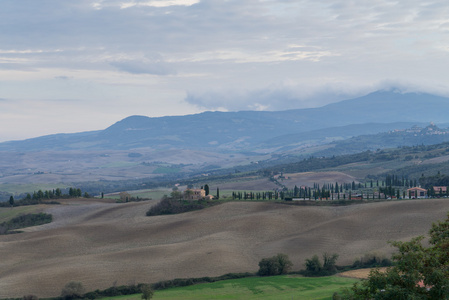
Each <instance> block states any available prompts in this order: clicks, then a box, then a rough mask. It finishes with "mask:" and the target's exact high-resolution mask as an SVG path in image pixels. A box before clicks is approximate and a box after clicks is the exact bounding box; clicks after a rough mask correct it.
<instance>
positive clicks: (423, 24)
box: [0, 0, 449, 127]
mask: <svg viewBox="0 0 449 300" xmlns="http://www.w3.org/2000/svg"><path fill="white" fill-rule="evenodd" d="M132 3H133V5H131V4H132ZM152 3H153V4H152ZM154 3H156V2H151V1H149V0H133V1H131V0H130V1H127V0H108V1H102V0H97V1H92V0H78V1H60V0H41V1H35V0H22V1H20V2H19V1H16V0H3V1H2V3H1V9H0V28H2V30H0V82H1V83H2V90H1V92H2V95H0V96H1V97H4V98H8V99H16V98H17V99H19V98H20V99H34V100H36V101H39V99H48V98H52V99H53V98H54V99H72V98H76V99H78V98H82V99H90V100H91V101H88V102H89V105H86V106H85V107H80V109H83V110H84V111H95V110H92V109H91V107H92V106H95V105H96V104H98V107H101V106H102V105H104V103H105V102H107V101H112V100H110V99H111V98H113V99H114V100H113V101H115V102H114V103H115V104H116V105H115V106H111V109H114V108H115V109H117V111H118V112H120V113H121V111H122V110H123V106H121V105H120V103H125V102H126V101H129V99H130V98H131V97H132V98H133V99H135V100H134V101H135V102H134V105H135V106H136V108H137V107H138V110H139V111H136V112H135V113H138V114H142V111H148V112H149V113H148V114H151V113H154V111H155V109H154V107H159V106H162V105H163V103H165V102H164V101H167V103H168V102H169V100H168V99H169V98H170V99H171V97H177V98H176V99H172V100H170V101H172V102H170V106H171V110H170V112H172V113H173V114H182V113H183V112H185V111H186V110H188V108H187V106H188V105H190V107H193V108H192V111H194V110H198V109H199V108H201V109H218V108H219V109H225V110H243V109H273V110H280V109H287V108H297V107H312V106H318V105H323V104H327V103H329V102H332V101H337V100H339V99H342V98H344V97H352V96H357V95H360V94H361V93H364V92H370V91H373V90H375V89H378V88H383V87H385V86H392V85H400V86H401V87H402V88H403V89H415V90H416V89H421V90H424V91H434V92H437V93H439V94H449V86H448V84H447V82H448V77H447V76H448V75H447V67H446V66H447V65H449V56H448V55H447V54H448V52H449V40H448V39H447V34H448V30H449V25H448V24H449V22H448V21H447V15H449V3H447V2H445V1H418V0H399V1H389V0H378V1H358V2H354V1H347V0H326V1H315V0H304V1H296V0H264V1H261V0H260V1H259V0H229V1H222V0H202V1H199V2H197V3H196V2H195V1H190V0H189V2H188V3H187V2H186V3H185V5H182V0H176V1H170V3H171V4H174V5H168V6H167V5H166V6H161V5H160V3H156V5H155V4H154ZM166 3H169V2H165V4H166ZM155 53H156V54H155ZM61 74H63V76H61ZM148 74H150V75H153V76H147V75H148ZM167 75H170V76H167ZM54 79H61V80H54ZM62 79H70V80H62ZM24 86H26V87H27V88H26V89H24ZM148 94H151V99H149V98H148V96H147V95H148ZM186 94H187V97H186V96H185V95H186ZM92 99H96V100H92ZM161 99H163V101H162V100H161ZM173 103H176V105H173ZM181 104H182V105H181ZM128 107H129V106H128ZM181 107H182V108H181ZM4 109H7V108H4ZM36 109H39V106H36ZM97 111H98V110H97ZM162 111H163V110H161V113H162ZM164 111H165V110H164ZM130 113H134V112H132V111H130ZM118 114H119V113H118ZM154 114H155V113H154ZM91 117H93V116H91ZM25 119H26V118H25ZM95 119H96V120H101V118H95ZM1 126H2V124H1V123H0V127H1ZM100 127H101V126H100Z"/></svg>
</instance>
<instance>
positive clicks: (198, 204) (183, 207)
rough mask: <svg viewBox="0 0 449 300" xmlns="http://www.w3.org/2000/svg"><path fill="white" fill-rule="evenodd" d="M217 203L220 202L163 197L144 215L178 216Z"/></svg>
mask: <svg viewBox="0 0 449 300" xmlns="http://www.w3.org/2000/svg"><path fill="white" fill-rule="evenodd" d="M219 203H220V202H217V201H209V200H175V199H172V198H168V197H164V198H162V200H161V201H160V202H159V203H158V204H156V205H154V206H153V207H151V208H150V209H149V210H148V211H147V213H146V215H147V216H158V215H172V214H180V213H184V212H189V211H194V210H200V209H203V208H206V207H210V206H213V205H216V204H219Z"/></svg>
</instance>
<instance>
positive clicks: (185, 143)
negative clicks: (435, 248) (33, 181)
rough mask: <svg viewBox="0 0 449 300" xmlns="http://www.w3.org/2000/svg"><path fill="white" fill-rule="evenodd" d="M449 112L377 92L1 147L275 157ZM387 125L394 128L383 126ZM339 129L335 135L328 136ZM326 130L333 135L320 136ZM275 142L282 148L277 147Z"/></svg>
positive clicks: (133, 122) (127, 123)
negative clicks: (306, 142)
mask: <svg viewBox="0 0 449 300" xmlns="http://www.w3.org/2000/svg"><path fill="white" fill-rule="evenodd" d="M448 110H449V99H448V98H444V97H439V96H434V95H429V94H418V93H407V94H401V93H397V92H391V91H390V92H375V93H372V94H369V95H366V96H363V97H360V98H356V99H351V100H345V101H341V102H338V103H333V104H329V105H326V106H323V107H319V108H311V109H296V110H286V111H274V112H269V111H240V112H204V113H200V114H194V115H186V116H171V117H159V118H149V117H145V116H131V117H128V118H125V119H123V120H121V121H119V122H117V123H115V124H113V125H112V126H110V127H108V128H106V129H105V130H100V131H92V132H82V133H75V134H55V135H49V136H43V137H38V138H33V139H28V140H23V141H10V142H3V143H0V151H42V150H104V149H115V150H129V149H136V148H153V149H203V150H213V151H216V150H218V151H220V150H228V151H239V150H245V151H248V150H254V149H258V150H259V151H263V150H264V148H267V149H268V151H272V150H274V149H282V148H283V147H286V146H288V147H287V148H292V147H290V146H289V142H287V145H283V144H282V138H281V137H287V138H288V135H297V137H296V139H298V140H301V139H312V140H317V139H318V140H319V141H318V143H322V142H323V140H324V141H325V142H331V141H332V140H338V139H345V138H348V137H353V136H355V135H362V134H373V133H378V132H382V131H385V129H388V130H392V129H395V128H397V129H405V128H409V127H410V126H412V125H415V124H419V123H427V124H428V123H429V122H435V123H445V122H448V121H449V118H448V117H447V116H446V111H448ZM370 123H371V124H372V125H370ZM388 123H390V124H391V126H384V124H388ZM401 123H403V124H401ZM354 124H357V125H354ZM363 124H366V125H363ZM375 124H378V125H375ZM350 125H354V126H350ZM420 125H422V124H420ZM394 126H398V127H394ZM338 127H340V128H339V129H338V130H339V132H338V133H337V134H336V133H331V134H329V133H330V132H332V131H335V128H338ZM376 127H377V129H376ZM325 128H329V129H327V130H324V131H321V132H320V131H319V130H322V129H325ZM363 128H364V129H363ZM362 129H363V130H362ZM373 129H374V130H373ZM307 132H308V133H307ZM292 138H295V137H294V136H293V137H292ZM326 138H330V139H327V140H326ZM273 141H277V143H278V144H276V143H275V144H273ZM290 142H291V141H290ZM273 146H274V148H273Z"/></svg>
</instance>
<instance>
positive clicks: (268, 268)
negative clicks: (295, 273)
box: [257, 253, 293, 276]
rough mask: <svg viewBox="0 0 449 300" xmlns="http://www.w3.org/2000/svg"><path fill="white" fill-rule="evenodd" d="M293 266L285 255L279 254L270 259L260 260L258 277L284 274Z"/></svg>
mask: <svg viewBox="0 0 449 300" xmlns="http://www.w3.org/2000/svg"><path fill="white" fill-rule="evenodd" d="M292 266H293V264H292V262H291V261H290V259H289V258H288V256H287V255H286V254H283V253H279V254H277V255H276V256H273V257H270V258H262V260H261V261H260V262H259V271H258V272H257V274H258V275H259V276H273V275H280V274H286V273H288V272H289V271H290V269H291V267H292Z"/></svg>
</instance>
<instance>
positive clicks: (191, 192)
mask: <svg viewBox="0 0 449 300" xmlns="http://www.w3.org/2000/svg"><path fill="white" fill-rule="evenodd" d="M205 197H206V191H205V190H203V189H187V190H185V191H184V199H186V200H200V199H203V198H205Z"/></svg>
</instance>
